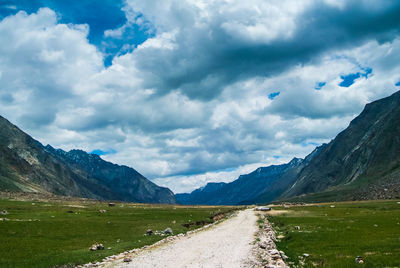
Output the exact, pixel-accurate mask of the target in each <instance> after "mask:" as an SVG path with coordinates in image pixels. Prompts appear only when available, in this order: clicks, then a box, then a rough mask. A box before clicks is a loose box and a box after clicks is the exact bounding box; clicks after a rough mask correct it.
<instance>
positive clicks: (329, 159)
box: [176, 91, 400, 205]
mask: <svg viewBox="0 0 400 268" xmlns="http://www.w3.org/2000/svg"><path fill="white" fill-rule="evenodd" d="M176 198H177V201H178V202H179V203H182V204H208V205H221V204H224V205H234V204H254V203H266V202H271V201H276V200H288V201H289V200H291V201H295V200H297V201H312V202H315V201H340V200H363V199H384V198H388V199H390V198H400V91H399V92H397V93H395V94H393V95H392V96H390V97H387V98H384V99H381V100H378V101H375V102H372V103H370V104H367V105H366V106H365V108H364V110H363V112H362V113H361V114H360V115H359V116H357V117H356V118H355V119H354V120H353V121H351V123H350V125H349V126H348V128H346V129H345V130H344V131H342V132H341V133H339V134H338V135H337V137H336V138H335V139H334V140H332V141H331V142H330V143H329V144H324V145H322V146H320V147H318V148H316V149H315V150H314V151H313V152H312V153H311V154H310V155H308V156H307V157H306V158H305V159H304V160H303V159H297V158H295V159H293V160H292V161H291V162H290V163H288V164H284V165H278V166H269V167H262V168H258V169H257V170H255V171H253V172H252V173H250V174H247V175H241V176H240V177H239V178H238V179H237V180H235V181H233V182H231V183H227V184H221V185H218V187H217V188H215V186H213V184H212V183H209V184H207V185H206V186H205V187H204V188H200V189H197V190H195V191H193V192H192V193H190V194H178V195H176Z"/></svg>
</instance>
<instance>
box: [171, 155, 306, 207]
mask: <svg viewBox="0 0 400 268" xmlns="http://www.w3.org/2000/svg"><path fill="white" fill-rule="evenodd" d="M306 162H308V160H303V159H299V158H294V159H293V160H292V161H290V162H289V163H288V164H283V165H273V166H268V167H260V168H258V169H256V170H255V171H253V172H251V173H249V174H246V175H241V176H239V178H238V179H237V180H235V181H233V182H230V183H218V184H217V183H208V184H207V185H206V186H205V187H203V188H200V189H197V190H195V191H193V192H191V193H190V194H177V195H176V199H177V201H178V203H181V204H203V205H239V204H252V203H262V202H268V201H270V200H273V199H274V198H276V197H278V196H280V194H281V193H282V192H283V191H285V190H286V189H287V187H288V185H291V183H293V180H294V179H295V178H296V175H297V174H298V172H299V171H300V170H301V169H302V168H303V167H304V165H305V163H306Z"/></svg>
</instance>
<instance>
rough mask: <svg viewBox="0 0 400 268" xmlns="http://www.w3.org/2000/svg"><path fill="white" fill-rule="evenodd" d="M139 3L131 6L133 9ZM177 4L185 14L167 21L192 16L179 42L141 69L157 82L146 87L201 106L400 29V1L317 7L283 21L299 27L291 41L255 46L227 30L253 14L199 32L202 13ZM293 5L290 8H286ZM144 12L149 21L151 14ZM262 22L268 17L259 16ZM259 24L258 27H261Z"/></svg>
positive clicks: (210, 23)
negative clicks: (238, 84) (252, 80)
mask: <svg viewBox="0 0 400 268" xmlns="http://www.w3.org/2000/svg"><path fill="white" fill-rule="evenodd" d="M135 3H136V2H135V1H132V8H135V6H134V4H135ZM173 3H174V4H175V5H176V6H183V7H185V8H182V9H170V10H167V12H166V14H165V16H167V15H169V16H172V15H173V14H171V12H173V11H174V12H175V13H174V14H176V13H178V14H181V13H180V12H188V10H190V13H189V14H192V16H193V17H190V19H187V18H186V17H187V16H185V19H183V21H182V25H181V27H180V28H179V31H178V32H177V33H176V35H175V36H174V41H173V42H174V44H176V48H175V49H172V50H162V51H161V53H158V52H160V51H159V49H158V48H151V49H149V50H143V51H137V52H136V53H137V54H136V56H137V58H138V61H137V66H138V68H139V69H140V70H142V71H143V72H144V73H145V74H146V73H150V74H149V75H150V76H149V77H152V78H154V77H155V79H148V80H147V81H146V83H145V85H146V86H148V87H156V88H157V89H158V92H159V93H161V94H165V92H169V91H171V90H178V89H179V90H181V91H182V92H183V93H184V94H186V95H187V96H189V97H190V98H194V99H196V98H197V99H202V100H210V99H212V98H215V97H216V96H218V95H219V94H220V93H221V91H222V90H223V89H224V87H225V86H226V85H227V84H231V83H232V82H234V81H238V80H241V79H247V78H249V77H255V76H262V77H268V76H272V75H276V74H279V73H280V72H282V71H284V70H286V69H288V68H290V67H292V66H294V65H297V64H307V63H309V62H310V61H318V57H319V56H320V55H321V54H322V53H325V52H327V51H330V50H337V49H344V48H349V47H355V46H358V45H361V44H362V43H364V42H366V41H368V40H372V39H373V40H378V41H379V42H381V43H382V42H389V41H392V40H393V39H394V38H395V37H396V36H397V35H398V33H399V26H400V3H399V2H398V1H385V2H384V3H379V4H378V3H376V2H374V1H362V0H359V1H343V2H340V3H341V6H340V7H337V6H333V5H331V4H328V3H326V2H324V1H314V2H312V4H311V5H308V6H307V7H306V8H304V10H302V11H301V12H299V13H298V14H283V15H282V16H285V15H288V16H292V17H293V18H292V19H293V22H294V26H291V25H288V29H287V31H291V30H292V31H293V32H292V33H291V34H290V35H289V36H286V35H278V36H277V37H276V38H271V39H270V40H267V41H265V40H263V39H261V38H259V40H255V41H253V40H249V39H248V38H247V39H246V38H244V37H242V36H240V35H238V34H237V33H232V32H228V31H227V30H226V24H231V25H235V24H234V23H247V20H248V17H249V16H252V15H254V14H253V13H251V12H249V13H241V14H240V16H239V17H232V18H231V17H229V16H230V15H232V16H233V14H230V13H229V12H228V13H226V15H225V16H214V15H210V17H209V18H207V19H204V20H205V21H206V22H204V24H205V25H202V26H201V27H200V26H197V25H196V23H202V22H203V21H202V20H201V19H197V20H196V18H198V17H199V16H200V12H201V11H200V10H199V9H198V8H197V7H196V6H194V5H193V6H186V5H185V4H181V5H179V4H177V3H176V2H173ZM235 4H236V3H232V5H235ZM290 5H291V3H290V2H289V3H286V4H285V5H283V6H281V8H284V7H286V6H287V7H289V6H290ZM190 7H191V9H190ZM224 8H225V6H223V5H222V4H221V6H217V7H216V10H212V11H210V12H211V13H212V12H215V13H218V12H222V11H223V9H224ZM139 11H141V12H143V14H144V16H146V15H147V14H146V11H147V9H145V8H143V9H139ZM181 15H182V14H181ZM151 16H152V14H149V17H151ZM262 16H266V14H261V15H259V17H262ZM259 19H260V21H259V22H258V21H257V19H255V22H254V24H257V23H262V21H261V18H259ZM150 21H151V19H150ZM156 23H157V22H155V24H156ZM174 23H176V22H175V19H174ZM283 23H284V22H283ZM250 26H251V25H250ZM156 27H157V24H156ZM232 27H234V26H232ZM291 27H293V29H291ZM160 29H161V30H162V25H161V26H160ZM280 30H282V31H285V29H284V28H283V29H280Z"/></svg>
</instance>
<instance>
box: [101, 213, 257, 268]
mask: <svg viewBox="0 0 400 268" xmlns="http://www.w3.org/2000/svg"><path fill="white" fill-rule="evenodd" d="M256 221H257V217H256V216H255V213H254V211H253V210H245V211H240V212H239V213H238V215H237V216H235V217H232V218H230V219H228V220H226V221H224V222H222V223H220V224H217V225H216V226H214V227H212V228H210V229H208V230H204V231H200V232H197V233H193V234H191V235H188V236H184V237H181V238H179V239H177V240H175V241H172V242H170V243H166V244H164V245H161V246H159V247H156V248H153V249H148V250H145V251H142V252H140V253H139V254H138V255H135V256H134V257H133V258H132V261H131V262H129V263H124V262H123V260H116V261H114V262H112V263H109V264H107V265H106V266H105V267H140V268H144V267H173V268H178V267H230V268H234V267H249V261H250V259H249V258H251V255H252V254H251V249H252V244H253V242H254V240H255V237H254V234H255V233H256V232H257V226H256Z"/></svg>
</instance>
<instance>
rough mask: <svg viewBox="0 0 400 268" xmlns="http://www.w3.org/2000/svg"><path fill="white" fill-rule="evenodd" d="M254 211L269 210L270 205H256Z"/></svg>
mask: <svg viewBox="0 0 400 268" xmlns="http://www.w3.org/2000/svg"><path fill="white" fill-rule="evenodd" d="M254 210H255V211H271V208H270V207H256V208H255V209H254Z"/></svg>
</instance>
